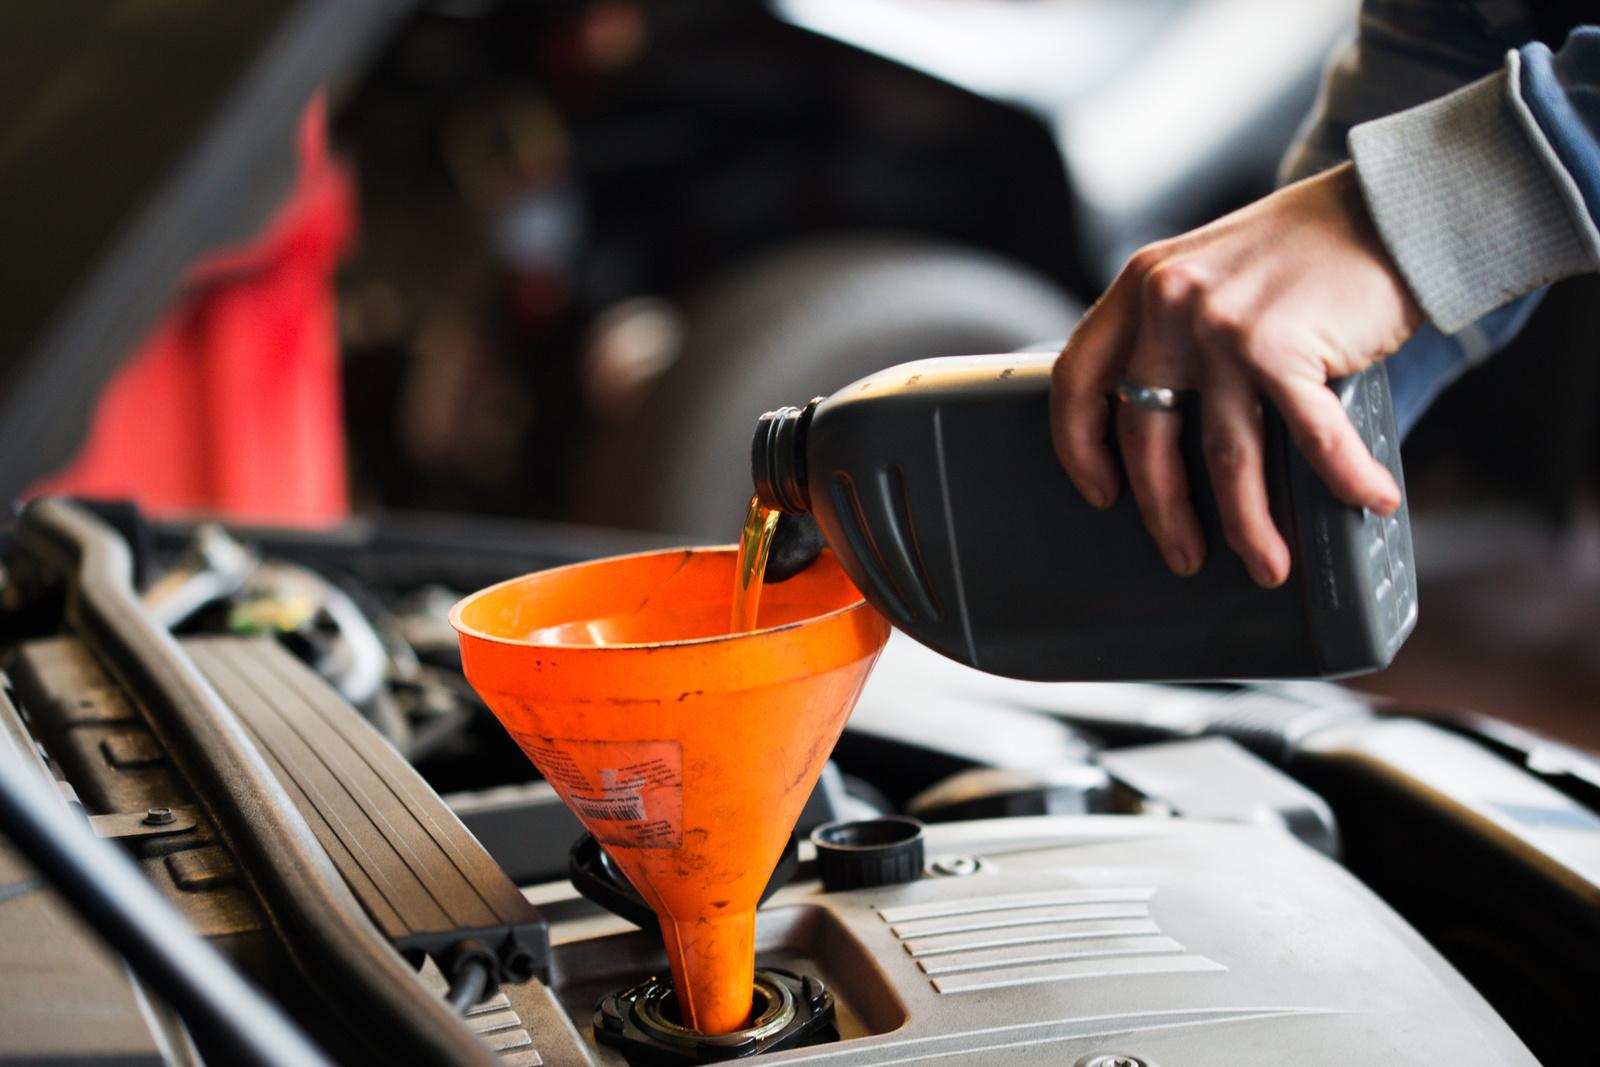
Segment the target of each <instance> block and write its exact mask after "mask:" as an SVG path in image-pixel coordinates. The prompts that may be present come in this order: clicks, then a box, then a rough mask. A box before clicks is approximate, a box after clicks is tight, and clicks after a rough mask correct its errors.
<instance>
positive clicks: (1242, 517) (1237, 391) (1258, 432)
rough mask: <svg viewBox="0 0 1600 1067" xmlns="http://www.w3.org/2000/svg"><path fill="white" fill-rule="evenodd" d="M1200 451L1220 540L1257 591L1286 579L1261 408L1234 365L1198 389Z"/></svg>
mask: <svg viewBox="0 0 1600 1067" xmlns="http://www.w3.org/2000/svg"><path fill="white" fill-rule="evenodd" d="M1200 403H1201V410H1202V415H1201V430H1200V438H1201V448H1202V452H1203V454H1204V456H1205V462H1206V473H1207V474H1208V475H1209V477H1210V479H1211V489H1212V492H1213V494H1215V496H1216V500H1217V511H1218V514H1219V515H1220V516H1221V519H1222V536H1223V539H1224V540H1225V541H1227V543H1228V547H1229V548H1231V549H1233V551H1234V552H1235V553H1236V554H1237V555H1238V556H1239V558H1240V559H1241V560H1242V561H1243V562H1244V566H1245V570H1247V571H1249V573H1250V577H1251V579H1252V580H1253V581H1254V582H1255V583H1256V584H1257V585H1259V586H1263V587H1265V588H1268V589H1271V588H1274V587H1276V586H1279V585H1282V584H1283V582H1284V580H1285V579H1286V578H1288V577H1289V560H1290V557H1289V546H1288V544H1286V543H1285V542H1284V540H1283V536H1282V534H1280V533H1279V532H1278V528H1277V526H1276V525H1275V524H1274V523H1273V521H1272V512H1271V511H1270V510H1269V508H1268V505H1267V486H1266V471H1265V463H1264V459H1263V452H1264V443H1263V433H1262V425H1261V404H1260V401H1259V400H1258V399H1257V396H1256V389H1255V385H1254V384H1253V383H1252V382H1251V381H1250V379H1249V377H1248V376H1247V375H1246V374H1245V373H1244V372H1243V370H1242V369H1241V368H1239V366H1238V365H1237V364H1234V363H1230V362H1226V361H1221V362H1216V363H1213V364H1211V365H1209V366H1208V373H1207V375H1206V378H1205V380H1204V382H1203V383H1202V384H1201V387H1200Z"/></svg>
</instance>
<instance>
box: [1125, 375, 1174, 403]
mask: <svg viewBox="0 0 1600 1067" xmlns="http://www.w3.org/2000/svg"><path fill="white" fill-rule="evenodd" d="M1117 399H1118V400H1120V401H1122V402H1123V403H1124V404H1132V405H1133V406H1134V407H1136V408H1143V409H1144V410H1145V411H1177V410H1178V390H1176V389H1168V388H1166V387H1165V386H1160V385H1136V384H1134V383H1133V382H1130V381H1128V379H1126V378H1123V379H1121V380H1119V381H1118V382H1117Z"/></svg>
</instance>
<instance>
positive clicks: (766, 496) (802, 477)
mask: <svg viewBox="0 0 1600 1067" xmlns="http://www.w3.org/2000/svg"><path fill="white" fill-rule="evenodd" d="M821 399H822V398H821V397H818V398H817V399H816V400H813V401H811V403H809V404H807V405H806V406H805V407H803V408H794V407H783V408H779V409H778V410H776V411H769V412H767V413H766V414H765V415H762V416H761V418H760V419H759V420H758V421H757V422H756V433H755V437H754V438H753V439H752V440H751V442H750V472H751V475H752V477H753V478H754V480H755V487H756V496H758V497H759V498H760V499H761V503H762V505H763V506H765V507H769V508H777V509H778V510H779V511H787V512H790V513H798V512H803V511H810V510H811V491H810V489H809V488H808V487H807V485H806V430H807V428H808V427H809V426H810V425H811V415H812V413H813V412H814V411H816V409H817V404H818V402H820V401H821Z"/></svg>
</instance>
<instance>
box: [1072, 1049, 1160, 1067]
mask: <svg viewBox="0 0 1600 1067" xmlns="http://www.w3.org/2000/svg"><path fill="white" fill-rule="evenodd" d="M1075 1067H1151V1065H1150V1064H1148V1063H1146V1062H1145V1061H1144V1060H1141V1059H1139V1058H1138V1057H1137V1056H1125V1055H1123V1054H1122V1053H1120V1052H1102V1053H1099V1054H1098V1055H1093V1056H1085V1057H1084V1058H1083V1059H1081V1060H1079V1061H1078V1062H1077V1064H1076V1065H1075Z"/></svg>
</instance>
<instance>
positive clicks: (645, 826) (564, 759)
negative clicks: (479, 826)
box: [517, 734, 683, 848]
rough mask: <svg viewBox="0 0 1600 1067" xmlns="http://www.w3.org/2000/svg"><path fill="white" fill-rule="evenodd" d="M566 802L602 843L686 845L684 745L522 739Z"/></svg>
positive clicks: (536, 738) (650, 845) (647, 742)
mask: <svg viewBox="0 0 1600 1067" xmlns="http://www.w3.org/2000/svg"><path fill="white" fill-rule="evenodd" d="M517 741H518V742H520V743H521V745H522V747H523V750H524V751H526V752H527V753H528V755H529V756H530V757H531V758H532V759H533V762H534V763H535V764H536V765H537V766H538V768H539V771H540V773H542V774H543V775H544V776H545V778H546V779H548V780H549V782H550V784H551V785H552V786H554V787H555V789H556V792H558V793H560V794H561V799H563V800H565V801H566V802H567V806H568V807H570V808H571V809H572V810H573V812H574V813H575V814H576V815H577V816H578V818H579V819H581V820H583V825H584V826H585V827H586V828H587V829H588V830H589V832H590V833H591V834H593V835H594V836H595V840H597V841H599V842H600V843H601V844H603V845H619V846H622V847H624V848H677V847H678V846H679V845H682V844H683V746H682V745H680V744H679V743H678V742H676V741H568V740H563V739H560V738H548V737H531V736H529V735H526V734H522V735H518V737H517Z"/></svg>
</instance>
